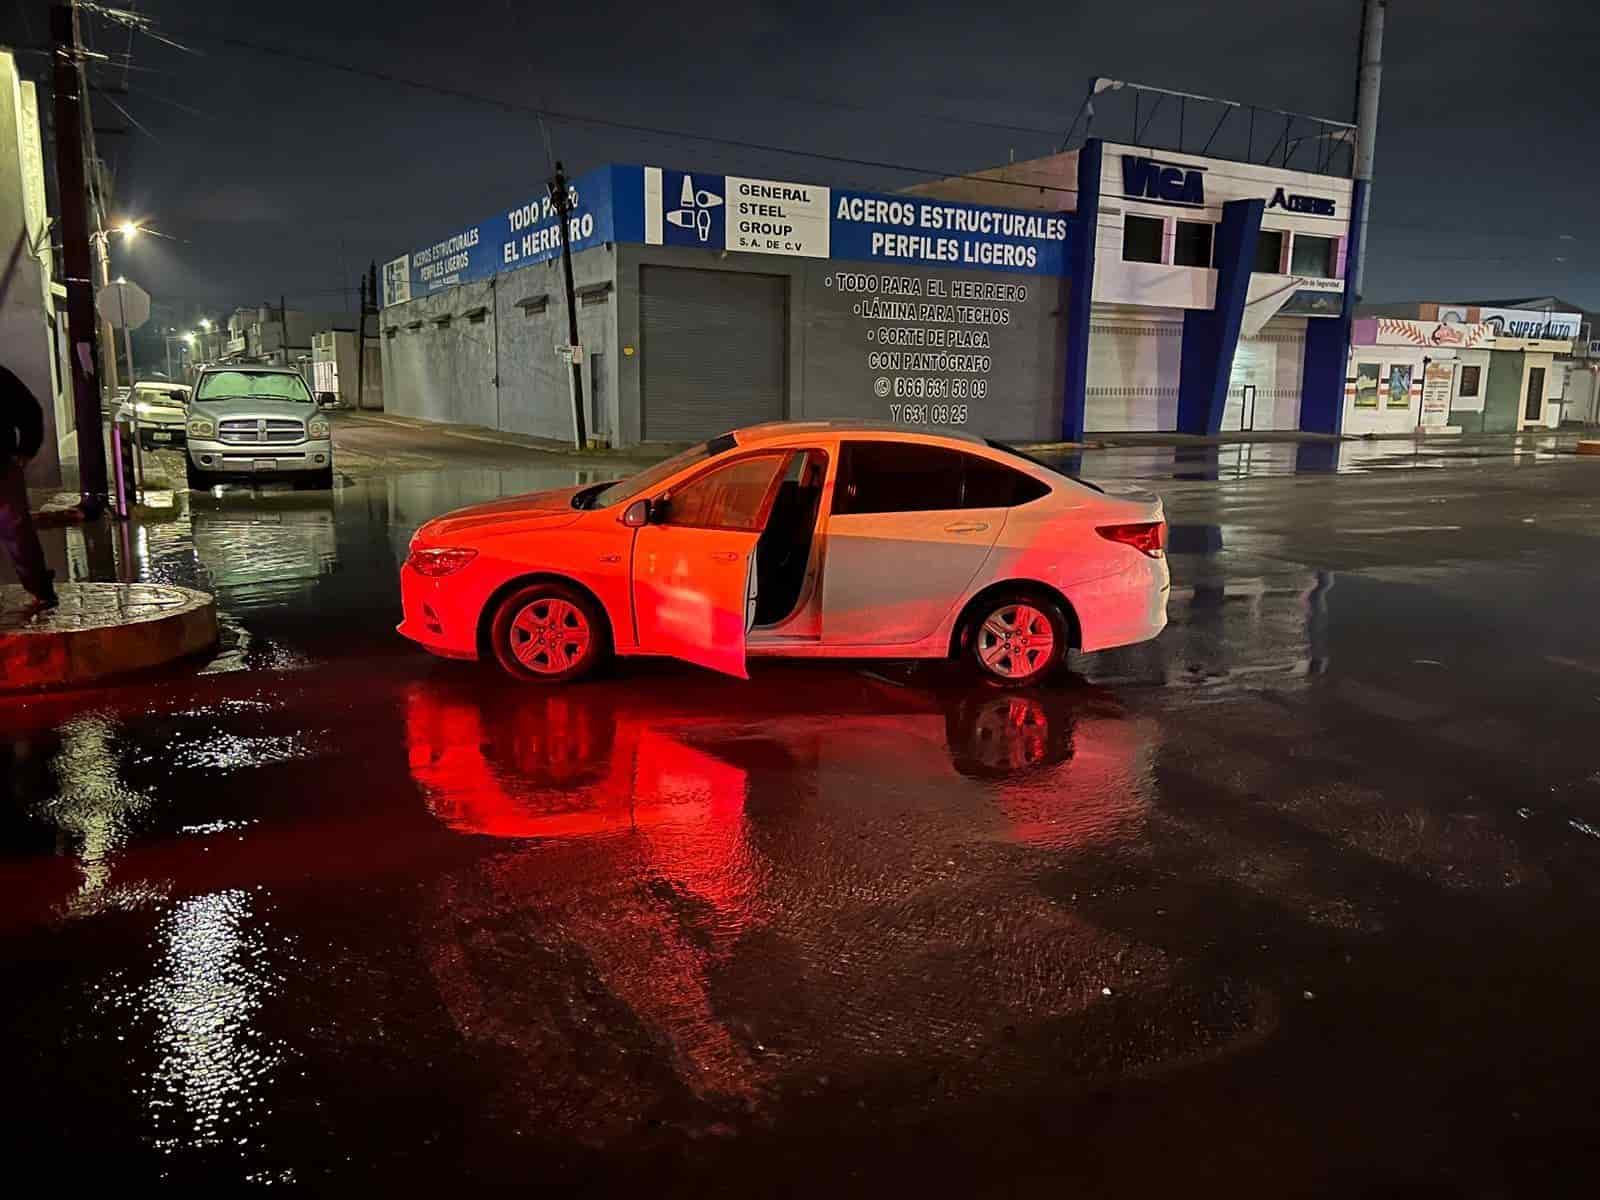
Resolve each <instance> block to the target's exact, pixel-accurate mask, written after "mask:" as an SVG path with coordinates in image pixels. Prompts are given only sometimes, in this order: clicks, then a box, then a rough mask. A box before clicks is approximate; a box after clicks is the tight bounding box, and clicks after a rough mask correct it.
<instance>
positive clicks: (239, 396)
mask: <svg viewBox="0 0 1600 1200" xmlns="http://www.w3.org/2000/svg"><path fill="white" fill-rule="evenodd" d="M332 432H333V431H332V428H331V426H330V425H329V422H328V417H327V416H326V414H324V413H323V412H322V411H321V410H320V409H319V408H318V407H317V403H316V401H315V400H313V399H312V396H311V389H309V388H308V387H306V381H305V380H304V379H303V378H301V376H300V373H299V372H298V371H296V370H294V369H293V368H292V367H272V366H263V367H257V366H231V365H230V366H221V367H212V368H209V369H207V370H205V371H202V372H201V373H200V377H199V378H198V379H197V380H195V385H194V395H193V397H192V398H191V400H190V403H189V422H188V440H189V453H188V475H189V486H190V487H191V488H208V487H210V486H211V485H212V484H215V483H221V482H224V481H225V480H229V479H253V480H284V479H288V480H292V481H293V482H294V485H295V486H296V487H304V488H331V487H332V486H333V440H332Z"/></svg>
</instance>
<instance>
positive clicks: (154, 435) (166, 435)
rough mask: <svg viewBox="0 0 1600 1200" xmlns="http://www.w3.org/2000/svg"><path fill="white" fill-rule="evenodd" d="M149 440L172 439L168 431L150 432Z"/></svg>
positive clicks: (168, 440) (165, 440)
mask: <svg viewBox="0 0 1600 1200" xmlns="http://www.w3.org/2000/svg"><path fill="white" fill-rule="evenodd" d="M150 440H151V441H152V442H170V441H171V440H172V435H171V434H170V433H152V434H151V435H150Z"/></svg>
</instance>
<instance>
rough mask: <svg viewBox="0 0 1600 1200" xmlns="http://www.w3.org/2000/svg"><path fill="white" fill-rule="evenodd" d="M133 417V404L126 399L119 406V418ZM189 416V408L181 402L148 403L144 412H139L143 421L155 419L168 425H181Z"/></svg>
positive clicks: (127, 419)
mask: <svg viewBox="0 0 1600 1200" xmlns="http://www.w3.org/2000/svg"><path fill="white" fill-rule="evenodd" d="M133 417H134V411H133V405H132V404H129V403H128V402H127V401H126V400H124V401H123V402H122V404H121V405H119V406H118V408H117V420H119V421H131V420H133ZM188 417H189V412H188V410H187V409H186V408H184V407H183V405H181V404H152V405H146V406H145V410H144V412H142V413H140V414H139V420H141V421H144V422H151V421H154V422H159V423H162V424H166V425H181V424H183V423H184V421H186V420H187V419H188Z"/></svg>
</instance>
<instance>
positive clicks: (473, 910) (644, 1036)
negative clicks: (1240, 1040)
mask: <svg viewBox="0 0 1600 1200" xmlns="http://www.w3.org/2000/svg"><path fill="white" fill-rule="evenodd" d="M719 686H720V685H715V684H708V685H704V687H703V688H702V690H705V688H709V689H710V690H711V691H712V692H715V691H716V690H717V688H718V687H719ZM743 694H744V695H747V696H748V695H749V693H743ZM778 700H781V701H782V703H781V705H780V704H778V702H777V701H778ZM729 711H730V706H729V704H728V703H727V698H726V697H721V701H720V703H718V702H717V700H716V698H714V697H708V696H707V695H687V696H683V697H681V698H679V699H676V700H673V699H663V698H654V697H651V696H650V695H649V694H648V693H644V694H641V690H639V689H629V688H627V687H625V686H611V685H604V686H600V687H588V688H575V689H570V690H569V691H566V692H563V693H560V694H551V693H546V692H540V691H528V690H520V691H519V690H515V689H510V688H501V687H483V686H473V685H467V684H465V683H462V684H460V685H456V684H452V683H441V682H437V681H430V682H425V683H419V684H416V685H413V686H412V687H411V688H410V690H409V691H408V694H407V697H406V737H407V742H408V747H409V762H410V768H411V773H412V776H413V778H414V779H415V780H416V782H417V784H418V785H419V788H420V790H421V792H422V794H423V796H424V798H425V801H426V803H427V805H428V808H429V810H430V811H431V812H432V813H433V815H434V816H435V817H436V818H437V819H438V820H439V821H441V822H442V823H444V824H445V825H447V826H448V827H449V828H451V829H453V830H456V831H458V832H460V833H463V834H469V835H475V836H485V837H490V838H494V839H497V840H499V841H500V842H502V843H503V846H504V848H503V849H502V850H499V851H497V852H496V853H494V854H493V855H492V856H491V857H490V858H489V859H488V860H486V861H485V862H484V863H483V864H482V865H481V866H480V867H478V868H475V869H473V870H472V871H469V872H464V873H461V874H458V875H455V876H452V877H450V878H449V879H448V881H446V882H445V883H443V884H442V885H441V887H440V888H439V891H438V893H437V895H436V902H435V906H434V913H433V916H432V917H431V919H430V920H429V921H428V922H427V929H426V931H425V937H426V938H427V939H428V942H429V956H430V963H431V966H432V969H433V972H434V976H435V979H436V981H437V984H438V987H439V990H440V994H441V996H442V997H443V999H444V1002H445V1004H446V1007H447V1008H448V1009H449V1011H450V1013H451V1016H452V1019H453V1020H454V1021H455V1023H456V1026H457V1028H458V1029H459V1030H460V1032H461V1034H462V1036H463V1037H465V1038H467V1039H468V1040H469V1041H472V1042H474V1043H479V1044H484V1045H487V1046H492V1047H494V1049H495V1051H496V1052H497V1053H499V1054H502V1055H506V1056H510V1058H511V1059H513V1060H514V1061H515V1062H516V1063H517V1064H518V1066H517V1069H514V1070H511V1071H509V1072H508V1073H507V1074H508V1078H507V1079H506V1081H505V1085H504V1086H505V1087H506V1088H507V1095H506V1096H505V1097H504V1098H503V1099H504V1101H505V1102H506V1103H508V1104H513V1105H516V1106H517V1107H518V1110H519V1111H527V1112H528V1118H529V1119H537V1120H540V1121H543V1122H545V1123H546V1124H547V1125H549V1126H551V1127H553V1128H557V1129H560V1130H563V1131H565V1132H567V1133H568V1134H570V1135H572V1136H575V1137H578V1138H581V1139H586V1140H593V1141H604V1140H606V1139H607V1138H609V1137H610V1136H612V1135H614V1134H616V1133H618V1132H620V1131H621V1130H623V1129H626V1128H629V1127H632V1126H633V1125H634V1124H636V1123H637V1122H638V1121H640V1120H641V1119H642V1118H643V1117H644V1116H645V1115H646V1114H647V1113H649V1112H650V1111H651V1110H652V1109H653V1108H654V1107H656V1106H658V1105H660V1104H662V1103H664V1102H666V1101H667V1100H668V1099H669V1098H670V1097H672V1096H675V1095H688V1096H692V1097H694V1098H695V1099H696V1100H698V1101H701V1102H703V1103H705V1104H708V1105H710V1106H711V1111H716V1110H718V1109H719V1108H720V1107H721V1106H732V1108H733V1110H735V1111H745V1110H748V1109H751V1108H753V1107H758V1106H760V1105H761V1104H762V1103H763V1102H764V1101H765V1100H767V1099H769V1098H771V1097H772V1096H773V1095H774V1094H776V1093H779V1092H782V1091H784V1090H785V1089H790V1088H802V1089H803V1088H805V1087H808V1086H810V1085H811V1084H812V1083H814V1081H815V1079H816V1077H817V1075H818V1074H822V1075H828V1074H830V1073H842V1074H849V1073H851V1072H859V1071H862V1070H865V1069H867V1067H868V1064H870V1063H874V1062H881V1063H885V1064H887V1063H890V1062H894V1061H897V1060H898V1059H899V1058H900V1057H901V1056H902V1055H905V1054H909V1053H912V1052H915V1053H918V1054H922V1055H927V1054H930V1053H931V1054H933V1055H935V1056H938V1055H940V1054H946V1053H947V1054H949V1055H951V1056H952V1059H953V1061H954V1062H956V1063H958V1064H962V1065H959V1066H957V1067H954V1068H953V1071H954V1073H955V1075H957V1076H959V1075H961V1074H962V1073H963V1072H965V1071H972V1072H983V1071H988V1070H991V1069H993V1068H994V1067H995V1066H996V1064H1007V1063H1009V1062H1010V1055H1012V1054H1013V1053H1015V1050H1014V1048H1012V1047H1010V1045H1009V1043H1008V1041H1007V1035H1006V1033H1005V1029H1006V1028H1007V1026H1008V1025H1013V1024H1015V1023H1017V1022H1031V1021H1035V1020H1039V1019H1043V1018H1048V1017H1050V1016H1053V1015H1062V1014H1068V1013H1076V1012H1080V1011H1082V1010H1084V1009H1086V1008H1088V1007H1091V1006H1093V1005H1094V1004H1096V1003H1099V1002H1101V1001H1102V1000H1103V998H1104V989H1105V988H1107V987H1120V986H1122V985H1123V983H1124V981H1125V979H1132V978H1133V977H1135V976H1137V977H1138V978H1139V982H1140V984H1141V985H1143V984H1153V983H1156V982H1158V981H1159V980H1160V979H1161V978H1162V977H1163V963H1162V960H1161V956H1160V955H1159V954H1158V953H1157V952H1155V951H1153V950H1150V949H1148V948H1144V947H1138V946H1133V945H1129V944H1126V943H1125V942H1124V941H1123V940H1122V939H1121V938H1120V937H1118V936H1117V935H1115V934H1114V933H1111V932H1108V931H1106V930H1103V929H1097V928H1092V927H1089V926H1087V925H1085V924H1083V923H1081V922H1079V921H1077V920H1076V919H1075V918H1074V917H1073V916H1072V914H1071V912H1070V911H1069V910H1067V909H1063V908H1062V907H1060V906H1059V905H1057V904H1055V903H1054V902H1053V901H1051V900H1049V899H1048V898H1046V897H1045V896H1043V895H1042V894H1041V893H1040V891H1039V888H1038V886H1037V883H1036V882H1035V881H1034V876H1033V871H1032V870H1030V869H1022V870H1018V865H1019V864H1017V863H1016V862H1014V861H1012V856H1014V855H1017V854H1023V855H1047V856H1048V861H1049V862H1050V863H1051V869H1052V870H1070V869H1072V868H1071V867H1070V865H1069V864H1070V863H1071V862H1072V860H1073V859H1074V858H1076V857H1077V856H1080V855H1083V854H1085V853H1087V852H1090V851H1094V852H1095V853H1096V854H1097V855H1105V854H1112V855H1115V854H1118V853H1121V852H1123V850H1124V849H1131V848H1133V847H1135V846H1136V845H1137V842H1138V835H1139V831H1140V829H1141V828H1142V824H1143V822H1144V820H1145V816H1146V813H1147V811H1148V807H1149V805H1150V803H1151V800H1152V790H1153V780H1152V762H1153V755H1154V750H1155V744H1156V740H1157V739H1156V734H1157V729H1156V727H1155V725H1154V724H1153V723H1152V722H1150V721H1147V720H1143V719H1138V718H1133V717H1130V716H1128V715H1127V714H1126V713H1125V712H1124V711H1123V710H1122V709H1121V707H1120V706H1119V705H1118V704H1117V703H1116V702H1115V701H1114V700H1113V699H1111V698H1110V697H1108V696H1106V695H1105V694H1103V693H1100V692H1099V691H1097V690H1095V689H1092V688H1089V687H1086V686H1084V685H1081V684H1074V685H1071V686H1069V687H1068V688H1065V689H1063V690H1062V691H1059V692H1039V693H1030V694H1026V695H1022V694H1016V695H1013V694H1004V693H1001V694H996V693H991V692H986V691H985V692H973V691H971V690H966V689H963V690H960V691H953V692H950V693H948V694H941V693H938V692H927V691H922V690H919V689H914V688H893V687H888V686H878V685H874V684H871V683H867V682H865V681H863V680H860V679H859V678H856V679H853V680H850V681H849V683H848V686H840V684H839V682H838V676H837V675H835V676H834V677H833V681H832V682H831V683H824V682H823V679H822V677H820V676H819V677H817V678H816V679H812V678H811V677H809V676H806V675H805V674H804V673H803V672H797V673H796V678H795V680H794V686H793V687H792V688H786V689H785V691H784V694H783V695H781V696H780V697H777V698H776V699H774V698H772V697H770V696H767V697H765V698H763V696H760V695H758V696H755V697H753V698H751V699H749V700H748V701H747V703H746V706H745V708H744V710H743V711H739V712H737V715H734V716H729V715H724V714H727V713H728V712H729ZM1086 878H1087V877H1086ZM1019 963H1020V964H1025V965H1024V966H1019V965H1018V964H1019ZM662 1067H665V1068H667V1074H666V1076H662V1075H661V1074H660V1071H661V1069H662ZM1018 1067H1019V1069H1023V1070H1026V1069H1029V1068H1027V1067H1025V1066H1022V1065H1020V1064H1018ZM573 1080H576V1083H575V1084H574V1082H573ZM557 1081H562V1082H560V1083H558V1082H557Z"/></svg>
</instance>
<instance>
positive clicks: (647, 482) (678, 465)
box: [573, 433, 737, 508]
mask: <svg viewBox="0 0 1600 1200" xmlns="http://www.w3.org/2000/svg"><path fill="white" fill-rule="evenodd" d="M736 444H737V443H736V442H735V441H734V440H733V435H732V434H726V433H725V434H723V435H722V436H721V437H715V438H712V439H711V440H710V441H709V442H700V443H698V444H696V445H693V446H690V447H689V448H688V449H687V450H685V451H683V452H682V453H681V454H674V455H673V456H672V457H671V458H668V459H664V460H663V461H661V462H658V463H657V464H656V465H655V466H653V467H646V468H645V469H644V470H642V471H640V472H639V473H638V474H637V475H629V476H628V477H627V478H626V479H619V480H617V481H616V482H615V483H611V484H607V485H606V486H605V487H603V488H601V489H600V490H599V491H588V492H579V493H578V494H577V496H575V497H574V498H573V504H574V505H575V506H576V507H578V508H606V507H608V506H609V505H612V504H618V503H620V502H621V501H623V500H631V499H633V498H634V497H635V496H637V495H639V494H640V493H641V492H647V491H649V490H650V489H651V488H653V487H654V486H655V485H656V484H658V483H660V482H661V481H662V480H664V479H670V478H672V476H674V475H675V474H677V473H678V472H679V471H681V470H683V468H685V467H687V466H692V465H693V464H694V463H697V462H699V461H700V460H701V459H704V458H714V457H716V456H717V455H718V454H722V453H724V452H726V451H728V450H732V449H733V447H734V446H735V445H736Z"/></svg>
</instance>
